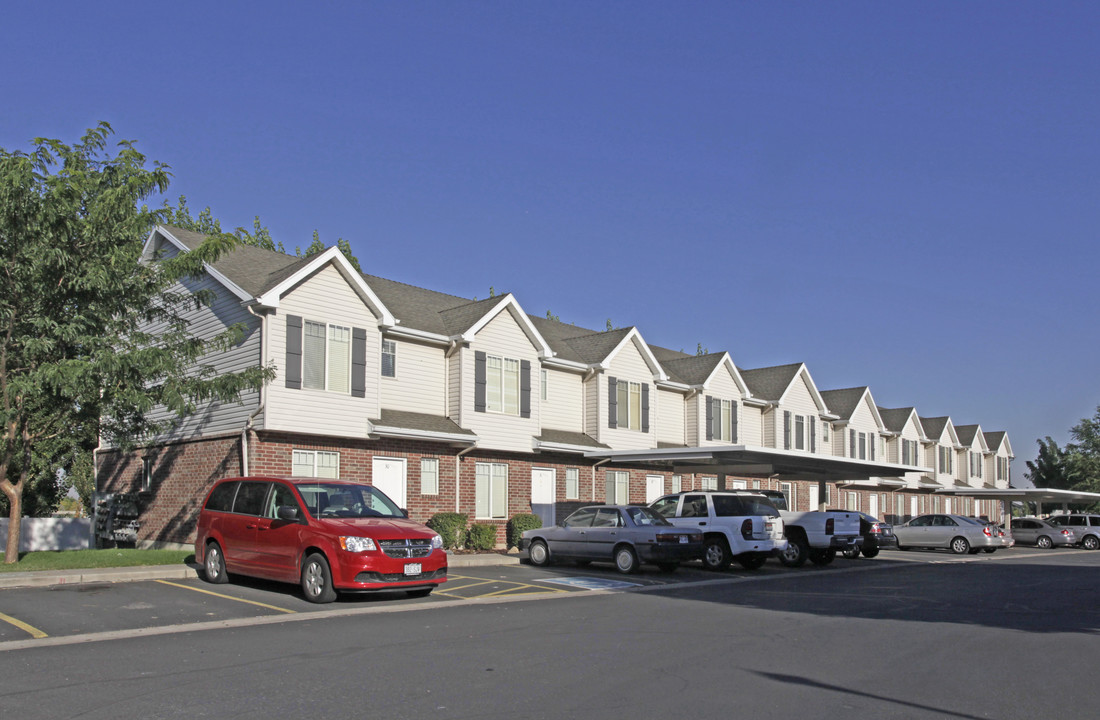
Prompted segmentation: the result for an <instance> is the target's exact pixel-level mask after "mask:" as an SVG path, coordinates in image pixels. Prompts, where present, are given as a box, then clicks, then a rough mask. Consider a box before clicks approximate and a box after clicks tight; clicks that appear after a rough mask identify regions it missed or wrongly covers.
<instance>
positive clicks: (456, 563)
mask: <svg viewBox="0 0 1100 720" xmlns="http://www.w3.org/2000/svg"><path fill="white" fill-rule="evenodd" d="M519 561H520V559H519V555H501V554H498V553H485V554H478V555H451V554H448V555H447V566H448V567H450V568H458V567H488V566H492V565H518V564H519ZM200 570H201V568H200V567H199V566H198V565H141V566H139V567H119V568H89V569H85V570H39V571H37V572H13V573H0V589H4V588H25V587H52V586H55V585H89V584H93V583H117V582H136V581H138V580H188V579H192V578H197V577H199V573H200Z"/></svg>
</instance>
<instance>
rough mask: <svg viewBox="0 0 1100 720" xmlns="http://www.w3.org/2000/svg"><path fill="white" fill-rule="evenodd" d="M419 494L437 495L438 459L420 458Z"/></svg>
mask: <svg viewBox="0 0 1100 720" xmlns="http://www.w3.org/2000/svg"><path fill="white" fill-rule="evenodd" d="M420 494H421V495H438V494H439V458H420Z"/></svg>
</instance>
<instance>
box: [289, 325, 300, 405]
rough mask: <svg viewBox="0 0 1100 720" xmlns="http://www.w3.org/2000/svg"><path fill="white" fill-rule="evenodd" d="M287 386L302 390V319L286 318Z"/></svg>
mask: <svg viewBox="0 0 1100 720" xmlns="http://www.w3.org/2000/svg"><path fill="white" fill-rule="evenodd" d="M286 386H287V387H288V388H290V389H291V390H301V389H302V317H301V316H300V315H287V316H286Z"/></svg>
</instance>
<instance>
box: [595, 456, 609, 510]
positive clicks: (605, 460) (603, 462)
mask: <svg viewBox="0 0 1100 720" xmlns="http://www.w3.org/2000/svg"><path fill="white" fill-rule="evenodd" d="M609 462H611V458H604V459H603V460H597V461H596V463H595V464H594V465H593V466H592V502H596V468H598V467H599V466H600V465H604V464H605V463H609ZM604 500H607V498H606V497H605V498H604Z"/></svg>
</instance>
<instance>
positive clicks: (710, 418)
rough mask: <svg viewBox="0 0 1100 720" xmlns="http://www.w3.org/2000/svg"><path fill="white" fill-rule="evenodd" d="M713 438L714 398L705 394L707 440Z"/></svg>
mask: <svg viewBox="0 0 1100 720" xmlns="http://www.w3.org/2000/svg"><path fill="white" fill-rule="evenodd" d="M713 439H714V398H712V397H711V396H710V395H707V440H713Z"/></svg>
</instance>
